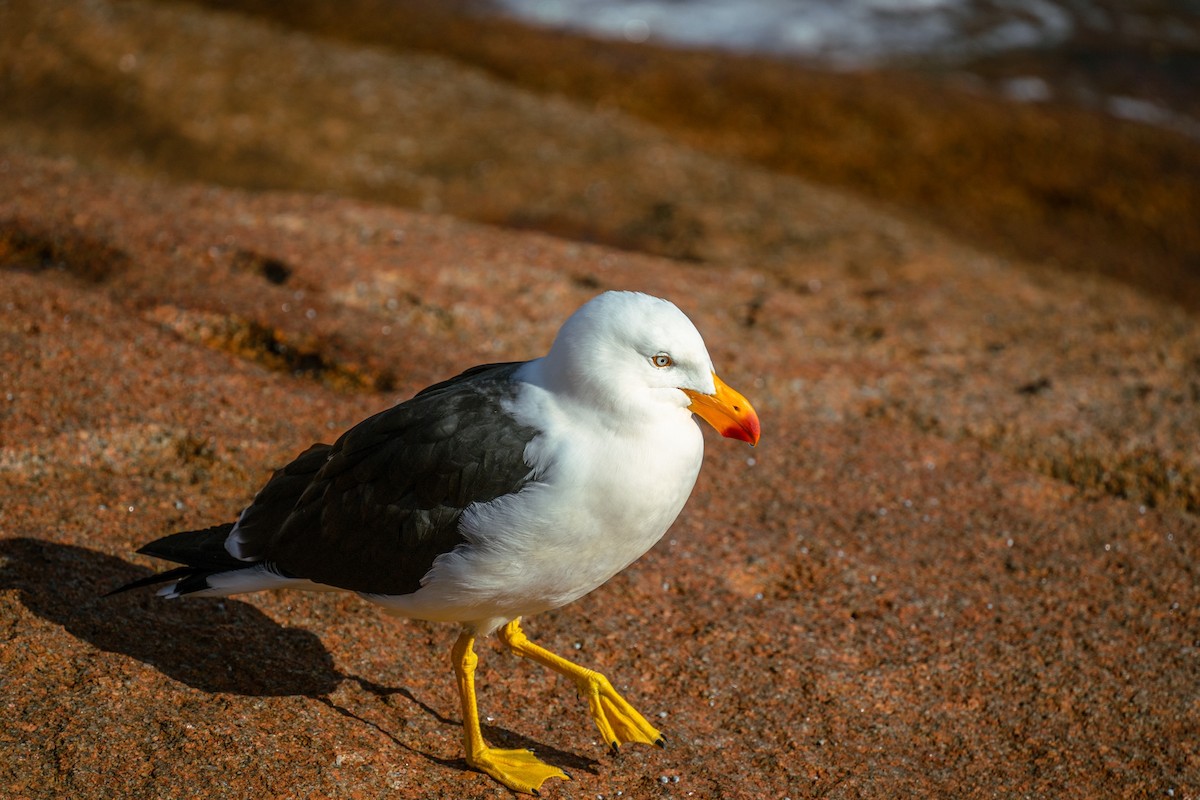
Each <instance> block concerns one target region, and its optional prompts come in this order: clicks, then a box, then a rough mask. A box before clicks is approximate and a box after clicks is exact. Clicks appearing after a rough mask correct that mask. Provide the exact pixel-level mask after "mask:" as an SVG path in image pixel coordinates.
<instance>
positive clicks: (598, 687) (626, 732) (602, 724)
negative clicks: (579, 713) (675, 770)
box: [575, 670, 666, 751]
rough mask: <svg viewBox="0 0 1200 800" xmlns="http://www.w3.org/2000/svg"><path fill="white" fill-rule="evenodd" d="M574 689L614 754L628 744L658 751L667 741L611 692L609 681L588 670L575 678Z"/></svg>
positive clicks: (614, 691)
mask: <svg viewBox="0 0 1200 800" xmlns="http://www.w3.org/2000/svg"><path fill="white" fill-rule="evenodd" d="M575 685H576V686H578V687H579V692H580V694H582V695H583V696H584V697H586V698H587V701H588V706H589V707H590V708H591V712H592V719H594V720H595V721H596V727H597V728H599V729H600V735H601V736H603V737H604V741H605V742H606V743H607V744H608V746H609V747H611V748H612V749H613V751H616V750H617V748H618V747H620V746H621V745H623V744H627V743H629V742H638V743H640V744H653V745H657V746H659V747H663V746H665V745H666V740H665V739H663V735H662V734H661V733H659V731H658V729H657V728H655V727H654V726H653V725H651V724H650V723H649V722H647V721H646V718H645V717H643V716H642V715H641V714H640V713H638V710H637V709H636V708H634V707H633V706H631V705H630V704H629V702H628V701H627V700H626V699H625V698H624V697H622V696H621V695H620V694H619V693H618V692H617V690H616V689H614V688H613V685H612V683H610V682H609V680H608V678H606V677H604V676H603V675H601V674H600V673H598V672H593V671H591V670H587V671H586V672H585V674H583V675H580V676H577V677H576V679H575Z"/></svg>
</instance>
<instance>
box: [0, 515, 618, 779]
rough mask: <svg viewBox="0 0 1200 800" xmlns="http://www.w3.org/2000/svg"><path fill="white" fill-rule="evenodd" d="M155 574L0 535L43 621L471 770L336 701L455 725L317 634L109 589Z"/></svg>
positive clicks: (580, 764) (3, 583)
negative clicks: (355, 690) (347, 722)
mask: <svg viewBox="0 0 1200 800" xmlns="http://www.w3.org/2000/svg"><path fill="white" fill-rule="evenodd" d="M148 574H150V573H149V572H148V571H147V570H145V569H142V568H140V567H137V566H135V565H133V564H130V563H129V562H126V561H123V560H121V559H119V558H116V557H113V556H109V555H106V554H104V553H100V552H97V551H94V550H89V549H87V548H83V547H77V546H75V545H68V544H60V543H56V542H50V541H45V540H41V539H34V538H27V537H18V538H12V539H2V540H0V590H12V589H15V590H16V591H17V593H18V597H19V598H20V601H21V603H22V604H23V605H24V606H25V607H26V608H27V609H29V611H31V612H32V613H34V614H36V615H37V616H39V617H41V618H42V619H44V620H47V621H49V622H52V623H54V624H56V625H59V626H61V627H62V628H63V629H65V630H66V631H67V632H68V633H70V634H71V635H73V636H75V637H77V638H79V639H82V640H84V641H87V642H89V643H91V644H92V645H94V646H95V647H97V648H99V649H101V650H104V651H107V652H111V653H119V654H122V655H125V656H128V657H130V658H133V659H136V660H138V661H141V662H142V663H144V664H147V665H149V666H151V667H153V668H154V669H156V670H158V671H159V672H161V673H162V674H163V675H166V676H167V677H169V678H171V679H173V680H176V681H179V682H180V683H184V684H186V685H188V686H191V687H192V688H194V689H198V690H200V691H202V692H207V693H218V692H219V693H227V694H234V695H244V696H254V697H281V696H294V695H299V696H304V697H310V698H313V699H314V700H317V701H319V702H321V703H322V704H324V705H326V706H328V707H329V708H331V709H333V710H334V711H337V712H338V713H339V714H341V715H343V716H345V717H347V718H350V719H354V720H358V721H359V722H361V723H363V724H366V725H370V726H371V727H373V728H375V729H376V730H378V731H379V732H380V733H381V734H383V735H385V736H387V737H388V738H389V739H390V740H391V741H392V742H394V743H396V744H397V745H399V746H400V747H403V748H404V749H406V750H409V751H410V752H412V753H415V754H417V755H420V756H422V757H423V758H425V759H427V760H429V761H431V762H433V763H437V764H441V765H444V766H449V767H452V768H458V769H464V770H466V769H469V767H468V766H467V764H466V762H465V760H463V759H461V758H459V759H444V758H440V757H438V756H435V755H433V754H432V753H426V752H423V751H420V750H418V749H416V748H414V747H412V746H411V745H410V744H408V743H406V742H404V741H402V740H400V739H399V738H397V737H396V736H395V735H394V734H393V733H391V732H390V731H387V730H385V729H384V728H383V727H381V726H380V725H378V724H376V723H374V722H371V721H370V720H367V719H364V718H363V717H361V716H360V715H358V714H356V713H355V712H354V711H351V710H350V709H348V708H346V707H344V706H341V705H339V704H338V703H336V702H334V701H333V700H332V699H331V697H330V695H331V694H332V693H333V692H334V690H336V689H337V688H338V686H339V685H341V684H342V683H343V682H344V681H352V682H354V683H356V684H358V686H359V687H360V688H362V689H363V690H364V691H366V692H368V693H369V694H372V695H374V696H376V697H379V698H385V697H389V696H392V695H399V696H401V697H403V698H405V699H406V700H407V701H409V702H411V703H412V704H413V705H415V706H417V707H418V708H420V709H421V711H423V712H424V713H426V714H429V715H430V716H432V717H434V718H436V719H437V720H438V721H439V722H441V723H443V724H446V725H458V724H460V721H459V720H453V719H450V718H448V717H445V716H444V715H442V714H440V713H438V712H437V711H436V710H435V709H434V708H432V707H431V706H429V705H428V704H426V703H425V702H423V701H422V700H420V699H419V698H417V697H416V696H415V695H413V693H412V692H411V691H409V690H408V689H406V688H402V687H388V686H383V685H380V684H377V683H374V682H372V681H370V680H367V679H366V678H362V677H360V676H357V675H353V674H347V673H344V672H342V671H341V670H339V669H338V668H337V666H336V665H335V664H334V660H333V655H332V654H331V653H330V652H329V650H328V649H326V647H325V645H324V644H322V643H321V640H320V639H319V638H318V637H317V636H316V635H315V634H313V633H311V632H309V631H306V630H303V629H301V628H290V627H286V626H283V625H280V624H279V623H278V622H276V621H275V620H273V619H271V618H270V617H268V616H267V615H266V614H264V613H262V612H261V611H259V610H258V609H257V608H255V607H254V606H252V605H250V604H249V603H243V602H240V601H237V600H231V599H228V598H207V597H205V598H189V599H188V600H187V601H186V602H166V601H164V600H162V599H161V598H159V597H157V596H156V595H154V594H153V593H152V592H129V593H126V594H122V595H117V596H113V597H105V596H104V595H105V594H106V593H107V592H109V591H111V590H112V589H114V588H116V587H117V586H119V585H121V584H122V583H124V582H128V581H132V580H135V579H138V578H141V577H143V576H146V575H148ZM486 727H487V729H488V734H489V738H492V739H493V740H494V741H495V740H500V741H503V742H504V743H505V744H512V745H514V746H516V747H525V748H531V749H536V750H538V751H539V752H540V753H542V754H545V755H546V756H548V757H550V758H551V759H553V760H555V761H556V762H558V763H561V764H562V765H563V766H565V767H568V768H574V769H582V770H585V771H589V772H595V771H596V767H597V766H598V762H596V761H594V760H593V759H587V758H583V757H581V756H579V755H576V754H574V753H569V752H566V751H562V750H558V749H556V748H553V747H546V746H545V745H543V744H541V743H539V742H534V741H533V740H530V739H527V738H525V737H523V736H521V735H520V734H517V733H515V732H513V731H509V730H507V729H504V728H500V727H497V726H486Z"/></svg>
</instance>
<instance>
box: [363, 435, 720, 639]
mask: <svg viewBox="0 0 1200 800" xmlns="http://www.w3.org/2000/svg"><path fill="white" fill-rule="evenodd" d="M668 422H669V424H661V423H662V421H661V420H660V424H658V425H656V426H655V427H654V428H653V429H651V430H644V429H643V430H639V431H631V432H630V433H629V434H628V435H626V436H622V437H616V436H609V435H606V436H604V438H603V439H598V438H590V439H589V438H587V437H586V436H584V435H581V434H580V433H579V431H578V430H575V431H574V432H573V435H571V436H570V437H564V438H563V439H561V440H560V441H557V442H554V441H541V442H539V443H538V446H537V448H531V449H535V450H536V452H535V453H534V454H533V456H532V457H533V459H534V461H533V462H532V463H535V465H536V464H537V462H538V461H540V462H542V464H541V469H542V474H541V475H540V476H539V478H540V479H539V480H537V481H535V482H533V483H530V484H528V485H527V486H525V487H524V488H523V489H521V491H519V492H517V493H515V494H512V495H507V496H505V497H502V498H499V499H497V500H495V501H492V502H490V503H484V504H478V505H476V506H472V507H471V508H469V509H468V510H467V511H466V512H465V513H464V515H463V518H462V522H461V525H462V531H463V533H464V536H465V538H466V540H467V541H466V543H465V544H463V545H459V547H457V548H456V549H455V550H454V551H453V552H451V553H446V554H444V555H442V556H439V557H438V559H437V560H436V561H435V562H434V565H433V568H432V569H431V570H430V571H429V574H428V575H427V576H426V578H425V580H424V581H423V583H422V588H421V589H420V590H418V591H417V592H414V593H413V594H410V595H404V596H401V597H378V596H372V597H370V598H369V599H371V600H373V601H375V602H378V603H381V604H382V605H385V606H387V607H388V608H389V609H391V610H393V611H395V612H396V613H399V614H402V615H404V616H410V617H416V618H420V619H432V620H441V621H457V622H464V623H468V624H472V625H474V626H475V627H476V628H477V629H479V631H480V632H481V633H488V632H490V631H491V630H493V629H495V628H496V627H498V626H499V625H502V624H504V623H505V622H507V621H508V620H510V619H513V618H514V617H518V616H525V615H529V614H535V613H537V612H539V611H545V610H548V609H550V608H556V607H558V606H561V605H565V604H566V603H570V602H571V601H573V600H576V599H578V598H579V597H582V596H583V595H584V594H587V593H588V592H590V591H592V590H593V589H595V588H596V587H598V586H600V585H601V584H603V583H604V582H605V581H607V580H608V579H609V578H611V577H612V576H613V575H615V574H617V573H618V572H620V571H621V570H622V569H624V568H625V567H626V566H628V565H629V564H630V563H632V562H633V561H634V560H636V559H637V558H639V557H640V556H642V555H643V554H644V553H645V552H646V551H647V550H649V549H650V548H651V547H653V546H654V544H655V542H657V541H658V540H659V539H660V538H661V537H662V535H663V534H664V533H666V531H667V529H668V528H669V527H670V526H671V523H673V522H674V521H675V518H676V517H677V516H678V515H679V512H680V510H682V508H683V505H684V503H685V502H686V501H687V498H688V496H689V495H690V494H691V491H692V487H693V485H694V484H695V481H696V476H697V474H698V473H699V470H700V462H701V459H702V455H703V439H702V438H701V434H700V431H699V429H698V427H697V426H696V424H695V422H694V421H693V420H692V419H691V417H690V415H689V414H686V413H684V414H679V415H675V416H673V417H671V418H670V419H669V421H668Z"/></svg>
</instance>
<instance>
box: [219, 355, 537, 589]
mask: <svg viewBox="0 0 1200 800" xmlns="http://www.w3.org/2000/svg"><path fill="white" fill-rule="evenodd" d="M518 366H520V364H519V363H510V364H494V365H487V366H484V367H476V368H474V369H472V370H469V371H467V372H465V373H463V374H462V375H459V376H458V377H456V378H452V379H451V380H448V381H445V382H443V383H439V384H436V385H435V386H431V387H429V388H428V389H426V390H424V391H422V392H421V393H419V394H418V395H417V396H416V397H414V398H412V399H411V400H408V401H407V402H404V403H401V404H400V405H398V406H394V407H392V408H390V409H388V410H386V411H383V412H380V413H379V414H376V415H375V416H373V417H370V418H368V419H366V420H364V421H363V422H360V423H359V424H358V425H356V426H354V427H353V428H351V429H350V430H349V431H347V432H346V433H345V434H344V435H342V437H341V438H339V439H338V440H337V441H336V442H335V443H334V444H332V445H314V446H313V447H312V448H310V449H309V450H307V451H306V452H305V453H303V454H302V455H301V456H299V457H298V458H297V459H296V460H295V461H293V462H292V463H291V464H289V465H288V466H287V467H285V468H284V469H282V470H279V471H278V472H276V473H275V475H274V476H273V477H272V478H271V480H270V481H269V482H268V483H267V485H266V486H264V487H263V489H262V491H261V492H259V494H258V496H257V497H256V498H255V499H254V503H253V504H252V505H251V506H250V507H249V508H248V509H247V510H246V511H245V513H244V514H243V516H242V519H241V521H240V523H239V526H238V528H239V536H240V538H241V539H242V541H243V542H244V550H243V555H246V556H248V557H251V558H254V559H256V560H265V561H268V562H271V563H272V564H273V565H274V567H275V568H276V569H277V570H278V571H280V572H282V573H284V574H286V575H290V576H293V577H298V578H308V579H310V580H313V581H316V582H318V583H323V584H327V585H330V586H337V587H339V588H343V589H349V590H352V591H360V592H372V593H379V594H408V593H410V592H414V591H416V590H417V589H418V588H420V580H421V578H422V577H423V576H424V575H425V573H426V572H428V571H429V568H430V566H431V565H432V564H433V560H434V559H435V558H437V556H438V555H440V554H442V553H445V552H449V551H450V550H452V549H454V547H455V546H456V545H458V544H459V543H460V542H462V536H461V534H460V533H459V530H458V520H459V517H460V516H461V515H462V513H463V511H464V510H465V509H466V508H467V507H468V506H470V505H471V504H472V503H479V502H486V501H488V500H493V499H495V498H497V497H500V496H502V495H505V494H509V493H511V492H515V491H517V490H518V489H520V488H521V486H523V485H524V484H525V483H526V482H528V480H529V479H530V476H531V470H530V467H529V466H528V465H527V464H526V463H525V460H524V452H525V446H526V445H527V444H528V443H529V441H530V440H531V439H532V438H533V437H534V436H535V435H536V434H537V430H536V429H535V428H532V427H529V426H525V425H522V424H520V423H518V422H517V421H516V420H515V419H513V418H512V417H511V416H510V415H509V414H508V412H506V411H505V410H504V408H503V401H504V400H505V399H508V398H511V397H513V396H514V395H515V393H516V391H517V386H516V384H514V383H513V382H512V381H511V376H512V373H513V372H514V371H515V370H516V368H517V367H518Z"/></svg>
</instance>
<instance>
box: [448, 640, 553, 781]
mask: <svg viewBox="0 0 1200 800" xmlns="http://www.w3.org/2000/svg"><path fill="white" fill-rule="evenodd" d="M452 658H453V659H454V676H455V677H456V678H457V679H458V695H459V697H460V698H461V699H462V713H463V746H464V747H465V748H466V751H467V763H468V764H470V765H471V766H472V767H474V768H475V769H477V770H479V771H480V772H484V773H487V774H488V775H491V776H492V777H493V778H495V779H496V780H498V781H500V782H501V783H503V784H504V785H505V786H507V787H508V788H509V789H512V790H513V791H514V792H526V793H528V794H537V793H538V791H537V790H538V787H540V786H541V785H542V783H543V782H545V780H546V779H547V778H562V779H563V780H570V778H569V777H568V776H567V774H566V773H565V772H563V771H562V770H561V769H558V768H557V767H552V766H550V765H549V764H544V763H542V762H541V761H538V760H537V758H535V757H534V755H533V753H532V752H530V751H529V750H498V749H495V748H492V747H488V746H487V744H486V743H484V741H483V733H482V732H481V731H480V729H479V707H478V705H476V703H475V665H476V664H478V663H479V657H478V656H476V655H475V635H474V634H473V633H471V632H470V631H467V630H464V631H463V632H462V633H461V634H459V637H458V641H457V642H455V643H454V650H453V651H452Z"/></svg>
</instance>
